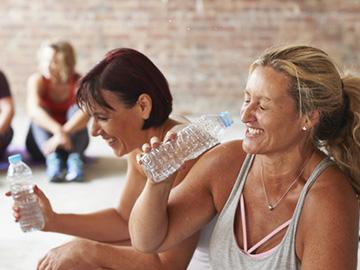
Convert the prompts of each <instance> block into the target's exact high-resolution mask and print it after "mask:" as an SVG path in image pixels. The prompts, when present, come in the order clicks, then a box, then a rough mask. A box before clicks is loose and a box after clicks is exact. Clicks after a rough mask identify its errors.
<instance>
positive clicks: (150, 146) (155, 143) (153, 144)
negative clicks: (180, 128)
mask: <svg viewBox="0 0 360 270" xmlns="http://www.w3.org/2000/svg"><path fill="white" fill-rule="evenodd" d="M175 140H176V133H174V132H171V131H169V132H167V133H166V135H165V137H164V140H163V141H162V142H161V141H160V139H159V138H158V137H156V136H154V137H152V138H151V139H150V142H149V143H144V144H143V145H142V147H141V150H142V151H143V153H140V154H137V156H136V160H137V162H138V164H139V165H141V166H143V168H144V169H145V173H146V168H147V164H153V158H151V157H149V158H150V159H149V158H145V157H146V154H148V153H150V152H151V151H152V150H154V149H156V148H158V147H159V146H160V145H161V144H165V143H171V142H173V141H175ZM171 150H172V149H171ZM169 162H171V161H170V160H169ZM155 163H156V161H155ZM150 166H153V165H150ZM146 174H147V175H148V179H150V180H151V182H153V183H158V182H162V181H164V180H160V181H159V180H158V181H156V180H155V179H151V177H152V175H151V173H146ZM176 175H177V173H174V174H172V175H171V176H170V177H168V178H167V179H166V180H174V179H175V178H176Z"/></svg>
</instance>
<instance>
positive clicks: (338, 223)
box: [296, 165, 359, 269]
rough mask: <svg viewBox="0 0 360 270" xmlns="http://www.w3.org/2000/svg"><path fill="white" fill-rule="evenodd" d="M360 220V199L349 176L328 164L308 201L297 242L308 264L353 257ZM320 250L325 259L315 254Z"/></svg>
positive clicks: (336, 261) (337, 261) (338, 261)
mask: <svg viewBox="0 0 360 270" xmlns="http://www.w3.org/2000/svg"><path fill="white" fill-rule="evenodd" d="M358 221H359V207H358V201H357V198H356V195H355V192H354V190H353V188H352V187H351V185H350V181H349V179H348V177H347V176H346V175H345V174H344V173H343V172H342V171H341V170H340V169H339V168H338V167H337V166H336V165H333V166H330V167H328V168H327V169H325V170H324V171H323V172H322V173H321V175H319V177H318V179H317V181H316V182H315V183H314V185H313V187H312V188H311V189H310V190H309V192H308V195H307V197H306V200H305V202H304V207H303V210H302V214H301V217H300V221H299V227H298V233H297V244H296V246H297V254H298V256H299V258H300V259H301V260H302V261H303V263H305V265H307V264H310V262H311V263H314V262H317V263H319V264H321V263H324V261H327V262H328V263H329V262H331V263H332V264H333V266H334V267H335V266H336V265H338V264H340V265H341V264H342V263H344V262H345V261H349V260H351V259H353V258H352V257H351V256H355V254H356V252H357V241H358ZM334 243H336V245H334ZM339 250H340V251H341V252H339ZM343 251H344V252H343ZM319 252H321V253H322V257H321V258H323V259H321V260H324V261H323V262H320V261H321V260H320V259H319V258H316V257H315V255H314V254H319ZM335 258H336V259H335ZM306 269H308V268H306ZM322 269H323V268H322ZM331 269H333V268H331ZM334 269H339V268H334ZM343 269H345V268H343ZM346 269H347V268H346Z"/></svg>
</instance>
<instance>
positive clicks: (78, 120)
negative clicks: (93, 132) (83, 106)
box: [62, 110, 90, 134]
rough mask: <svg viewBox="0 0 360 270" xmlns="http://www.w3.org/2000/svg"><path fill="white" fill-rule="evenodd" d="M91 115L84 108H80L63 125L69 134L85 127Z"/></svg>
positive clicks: (63, 128)
mask: <svg viewBox="0 0 360 270" xmlns="http://www.w3.org/2000/svg"><path fill="white" fill-rule="evenodd" d="M89 118H90V117H89V115H88V114H87V113H86V112H84V111H83V110H78V111H77V112H76V113H75V114H74V115H73V116H72V117H71V118H70V119H69V120H68V121H67V122H66V123H65V124H64V126H63V127H62V130H63V131H64V132H65V133H67V134H73V133H76V132H78V131H80V130H82V129H84V128H85V127H86V125H87V123H88V121H89Z"/></svg>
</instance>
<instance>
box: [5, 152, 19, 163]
mask: <svg viewBox="0 0 360 270" xmlns="http://www.w3.org/2000/svg"><path fill="white" fill-rule="evenodd" d="M8 160H9V162H10V163H11V164H13V163H15V162H18V161H20V160H21V155H20V154H16V155H12V156H9V157H8Z"/></svg>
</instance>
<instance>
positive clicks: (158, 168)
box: [141, 112, 233, 182]
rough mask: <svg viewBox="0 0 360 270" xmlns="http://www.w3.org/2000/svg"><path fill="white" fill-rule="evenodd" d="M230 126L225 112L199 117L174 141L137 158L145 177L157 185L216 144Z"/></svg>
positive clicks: (228, 117)
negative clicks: (139, 160)
mask: <svg viewBox="0 0 360 270" xmlns="http://www.w3.org/2000/svg"><path fill="white" fill-rule="evenodd" d="M232 123H233V121H232V119H231V117H230V115H229V113H228V112H221V113H220V114H207V115H203V116H201V117H200V118H198V119H196V120H195V121H193V122H192V123H190V124H189V125H188V126H186V127H185V128H183V129H181V130H180V131H179V132H178V133H177V138H176V140H175V141H171V142H166V143H162V144H160V146H159V147H158V148H155V149H152V150H151V151H150V152H149V153H146V154H144V155H143V156H142V157H141V165H142V167H143V168H144V171H145V173H146V174H147V176H148V177H150V178H151V179H152V180H154V181H155V182H161V181H162V180H164V179H166V178H167V177H168V176H170V175H171V174H173V173H174V172H175V171H177V170H178V169H179V168H180V167H181V165H182V164H183V163H184V162H185V161H187V160H191V159H194V158H196V157H198V156H199V155H201V154H202V153H203V152H205V151H206V150H208V149H209V148H211V147H213V146H214V145H216V144H218V143H219V142H220V136H221V134H222V132H223V131H224V129H225V128H227V127H229V126H231V125H232Z"/></svg>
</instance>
